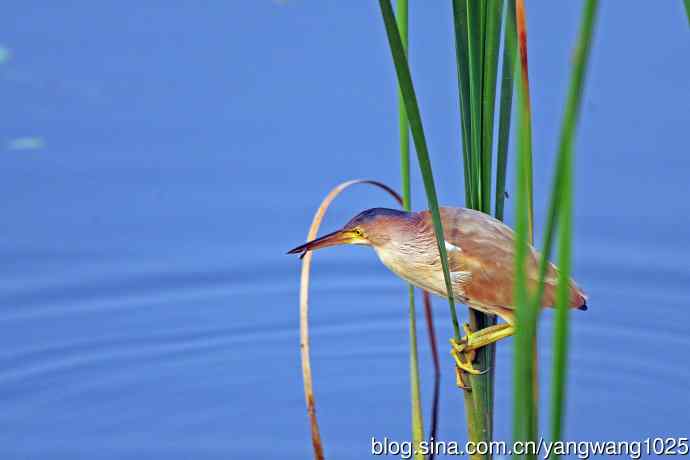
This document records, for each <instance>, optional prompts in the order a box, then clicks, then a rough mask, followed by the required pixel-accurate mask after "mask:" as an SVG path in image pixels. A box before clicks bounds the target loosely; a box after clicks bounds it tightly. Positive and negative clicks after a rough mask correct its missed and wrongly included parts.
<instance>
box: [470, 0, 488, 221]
mask: <svg viewBox="0 0 690 460" xmlns="http://www.w3.org/2000/svg"><path fill="white" fill-rule="evenodd" d="M485 7H486V6H485V4H484V2H476V1H468V2H467V46H468V51H467V54H468V58H469V66H468V67H469V83H470V129H471V131H472V135H471V144H470V150H469V152H470V158H471V159H472V161H471V166H472V170H471V171H470V174H471V175H472V177H473V178H474V188H473V190H472V193H473V195H474V197H473V201H474V206H476V209H479V210H482V209H483V208H484V199H483V197H482V193H481V191H482V190H483V189H484V186H483V184H482V178H483V176H482V172H481V171H482V156H481V152H482V145H481V142H482V124H481V123H482V104H481V99H482V71H483V68H484V67H483V57H484V50H483V47H482V45H483V36H482V18H483V15H484V8H485Z"/></svg>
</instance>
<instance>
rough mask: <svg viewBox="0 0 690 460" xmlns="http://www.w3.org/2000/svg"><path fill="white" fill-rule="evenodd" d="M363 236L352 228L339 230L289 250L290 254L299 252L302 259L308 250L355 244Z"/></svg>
mask: <svg viewBox="0 0 690 460" xmlns="http://www.w3.org/2000/svg"><path fill="white" fill-rule="evenodd" d="M361 239H362V238H361V237H359V236H358V235H357V234H356V233H355V232H353V231H352V230H338V231H335V232H333V233H329V234H328V235H324V236H322V237H321V238H317V239H315V240H311V241H309V242H307V243H305V244H303V245H301V246H297V247H296V248H294V249H291V250H289V251H288V254H299V255H300V259H301V258H302V257H304V255H305V254H306V253H307V252H308V251H313V250H315V249H321V248H327V247H329V246H338V245H340V244H353V243H355V242H359V240H361Z"/></svg>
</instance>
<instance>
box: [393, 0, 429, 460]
mask: <svg viewBox="0 0 690 460" xmlns="http://www.w3.org/2000/svg"><path fill="white" fill-rule="evenodd" d="M395 17H396V22H397V26H398V31H399V32H400V39H401V42H402V45H403V49H404V51H405V54H406V55H407V52H408V23H409V21H408V4H407V0H398V3H397V8H396V15H395ZM398 113H399V125H400V176H401V179H402V198H403V209H405V210H406V211H409V210H410V205H411V201H412V200H411V194H410V134H409V133H410V127H409V123H408V121H407V112H405V102H404V100H403V95H402V91H400V87H398ZM407 290H408V305H409V340H410V402H411V406H412V440H413V442H414V445H415V446H418V445H419V444H420V443H421V442H422V441H423V440H424V418H423V416H422V398H421V389H420V387H421V384H420V377H419V353H418V347H417V312H416V308H415V302H414V287H413V286H412V285H408V287H407ZM415 451H416V453H415V459H417V460H423V459H424V455H422V454H421V452H420V451H419V450H418V449H415ZM417 452H419V453H417Z"/></svg>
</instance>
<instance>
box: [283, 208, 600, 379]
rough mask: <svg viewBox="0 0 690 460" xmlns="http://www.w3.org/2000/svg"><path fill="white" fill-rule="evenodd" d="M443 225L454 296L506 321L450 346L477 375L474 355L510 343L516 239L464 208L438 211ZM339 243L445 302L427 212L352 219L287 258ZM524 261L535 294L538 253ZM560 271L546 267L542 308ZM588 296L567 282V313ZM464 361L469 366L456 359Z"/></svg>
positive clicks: (372, 213)
mask: <svg viewBox="0 0 690 460" xmlns="http://www.w3.org/2000/svg"><path fill="white" fill-rule="evenodd" d="M441 222H442V225H443V233H444V237H445V247H446V251H447V253H448V262H449V268H450V277H451V285H452V288H453V297H454V298H455V300H456V301H458V302H460V303H464V304H466V305H468V306H469V307H470V308H473V309H475V310H479V311H482V312H484V313H490V314H495V315H498V316H500V317H501V318H503V319H504V320H505V321H506V323H505V324H497V325H494V326H489V327H487V328H485V329H482V330H480V331H476V332H471V331H470V330H469V327H468V326H467V325H465V332H466V334H467V335H466V336H465V337H464V338H463V339H462V340H460V341H454V340H453V341H451V342H452V344H453V356H454V357H455V361H456V363H457V365H458V367H459V368H461V369H463V370H465V371H467V372H470V373H473V374H477V373H480V372H479V371H478V370H477V369H475V368H474V367H473V366H472V364H471V360H472V356H473V354H474V353H473V351H474V350H476V349H478V348H481V347H483V346H485V345H488V344H490V343H493V342H496V341H497V340H500V339H502V338H504V337H508V336H510V335H512V334H513V332H514V323H515V312H514V310H515V305H514V302H513V284H514V277H515V262H514V257H515V237H514V233H513V231H512V230H511V229H510V228H509V227H508V226H507V225H505V224H504V223H503V222H501V221H499V220H497V219H494V218H493V217H491V216H489V215H487V214H484V213H481V212H479V211H474V210H471V209H463V208H441ZM341 244H363V245H367V246H372V247H373V248H374V250H375V251H376V253H377V254H378V256H379V259H381V262H383V264H384V265H385V266H386V267H388V268H389V269H390V270H391V271H392V272H393V273H395V274H396V275H398V276H399V277H401V278H402V279H404V280H405V281H407V282H409V283H411V284H413V285H414V286H417V287H419V288H421V289H424V290H426V291H429V292H431V293H434V294H438V295H440V296H442V297H446V296H447V291H446V284H445V279H444V277H443V270H442V267H441V262H440V256H439V251H438V246H437V242H436V236H435V233H434V227H433V223H432V220H431V213H430V212H429V211H421V212H405V211H398V210H395V209H385V208H374V209H368V210H366V211H364V212H362V213H360V214H358V215H357V216H355V217H354V218H353V219H352V220H350V221H349V222H348V223H347V224H345V226H344V227H343V228H342V229H341V230H337V231H335V232H333V233H329V234H328V235H325V236H322V237H321V238H317V239H315V240H313V241H309V242H308V243H306V244H303V245H301V246H298V247H296V248H294V249H292V250H291V251H289V252H288V253H289V254H302V255H304V254H305V253H306V252H307V251H311V250H314V249H320V248H325V247H329V246H336V245H341ZM529 249H530V250H529V252H528V256H527V262H526V271H527V283H528V289H529V290H530V291H531V292H535V291H536V286H537V283H538V281H539V274H538V271H539V260H540V254H539V252H538V251H537V250H536V249H534V248H533V247H532V246H530V247H529ZM557 278H558V269H557V268H556V267H555V266H554V265H553V264H549V266H548V269H547V272H546V278H545V287H544V295H543V297H542V299H541V306H542V307H548V306H553V305H554V302H555V297H556V283H557ZM586 300H587V297H586V296H585V294H584V293H583V292H582V290H580V288H578V286H577V285H576V284H575V282H574V281H573V280H570V299H569V305H570V307H571V308H578V309H580V310H586V309H587V304H586V303H585V302H586ZM460 353H465V354H466V356H467V355H469V359H468V360H467V362H465V361H463V360H462V359H460V356H459V354H460Z"/></svg>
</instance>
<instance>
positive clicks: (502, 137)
mask: <svg viewBox="0 0 690 460" xmlns="http://www.w3.org/2000/svg"><path fill="white" fill-rule="evenodd" d="M689 1H690V0H689ZM504 24H505V25H504V26H503V28H504V31H503V63H502V65H501V75H502V77H501V103H500V109H499V115H498V145H497V147H496V156H497V160H496V198H495V200H496V201H495V202H496V208H495V211H494V214H495V216H496V218H497V219H498V220H503V217H504V210H505V192H506V171H507V170H508V145H509V140H510V119H511V115H512V111H513V89H514V87H515V83H514V81H515V80H514V74H515V72H514V71H515V46H516V31H515V1H514V0H508V1H507V2H506V7H505V21H504Z"/></svg>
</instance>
